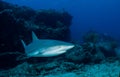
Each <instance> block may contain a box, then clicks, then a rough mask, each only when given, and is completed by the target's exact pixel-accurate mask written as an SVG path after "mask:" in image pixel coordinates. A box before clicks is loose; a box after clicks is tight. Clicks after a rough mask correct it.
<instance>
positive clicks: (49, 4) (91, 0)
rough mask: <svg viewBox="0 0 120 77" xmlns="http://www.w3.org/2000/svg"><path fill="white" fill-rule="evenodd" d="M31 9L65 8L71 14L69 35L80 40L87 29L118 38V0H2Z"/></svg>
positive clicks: (119, 1)
mask: <svg viewBox="0 0 120 77" xmlns="http://www.w3.org/2000/svg"><path fill="white" fill-rule="evenodd" d="M4 1H7V2H10V3H13V4H17V5H20V6H24V5H25V6H29V7H31V8H33V9H36V10H38V9H51V8H52V9H56V10H62V9H65V10H66V11H68V12H69V13H70V14H71V15H72V16H73V21H72V25H71V35H72V39H73V40H78V41H80V40H81V37H82V35H84V33H85V32H87V31H89V30H95V31H98V32H100V33H103V34H106V35H109V36H113V37H114V38H116V39H118V40H119V39H120V32H119V31H120V0H4Z"/></svg>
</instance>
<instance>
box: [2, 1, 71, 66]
mask: <svg viewBox="0 0 120 77" xmlns="http://www.w3.org/2000/svg"><path fill="white" fill-rule="evenodd" d="M71 21H72V16H71V15H70V14H69V13H68V12H66V11H62V12H58V11H55V10H39V11H36V10H33V9H31V8H29V7H26V6H21V7H20V6H17V5H12V4H9V3H6V2H3V1H1V0H0V53H7V52H10V53H12V52H18V51H19V52H23V53H24V49H23V47H22V44H21V42H20V40H21V39H23V40H25V42H26V43H27V44H28V43H30V42H31V40H32V38H31V31H34V32H35V33H36V34H37V36H38V37H39V38H42V39H56V40H62V41H69V40H70V30H69V27H70V25H71ZM17 55H18V54H17ZM0 57H1V58H0V61H2V63H0V67H4V65H6V66H9V65H10V66H11V65H14V64H16V63H12V59H15V54H14V56H13V55H10V54H9V55H0ZM5 59H6V60H5ZM3 60H5V61H3ZM8 60H9V61H11V62H9V63H10V64H9V63H8ZM11 63H12V64H11ZM2 65H3V66H2Z"/></svg>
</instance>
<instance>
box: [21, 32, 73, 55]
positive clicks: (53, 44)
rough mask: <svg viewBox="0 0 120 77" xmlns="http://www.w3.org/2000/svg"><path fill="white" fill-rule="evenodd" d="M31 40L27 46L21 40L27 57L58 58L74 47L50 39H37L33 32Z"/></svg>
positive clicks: (70, 44)
mask: <svg viewBox="0 0 120 77" xmlns="http://www.w3.org/2000/svg"><path fill="white" fill-rule="evenodd" d="M32 39H33V40H32V42H31V43H30V44H28V45H26V44H25V43H24V41H23V40H21V42H22V44H23V46H24V49H25V53H26V55H27V57H53V56H58V55H60V54H63V53H65V52H67V50H69V49H71V48H73V47H74V45H73V44H72V43H67V42H63V41H58V40H51V39H38V38H37V36H36V35H35V33H34V32H32Z"/></svg>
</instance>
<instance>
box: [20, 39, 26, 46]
mask: <svg viewBox="0 0 120 77" xmlns="http://www.w3.org/2000/svg"><path fill="white" fill-rule="evenodd" d="M21 42H22V44H23V46H24V48H25V47H26V44H25V42H24V41H23V40H21Z"/></svg>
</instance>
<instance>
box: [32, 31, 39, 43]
mask: <svg viewBox="0 0 120 77" xmlns="http://www.w3.org/2000/svg"><path fill="white" fill-rule="evenodd" d="M32 39H33V42H34V41H36V40H39V39H38V37H37V36H36V34H35V33H34V32H33V31H32Z"/></svg>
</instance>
